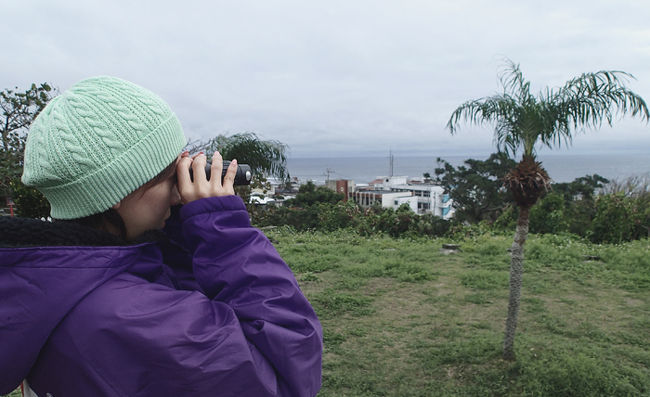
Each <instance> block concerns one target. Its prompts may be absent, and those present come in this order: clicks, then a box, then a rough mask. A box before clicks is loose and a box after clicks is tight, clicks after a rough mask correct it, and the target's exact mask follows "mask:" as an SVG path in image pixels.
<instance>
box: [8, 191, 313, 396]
mask: <svg viewBox="0 0 650 397" xmlns="http://www.w3.org/2000/svg"><path fill="white" fill-rule="evenodd" d="M8 219H9V218H6V220H5V223H6V222H8ZM23 221H24V220H23ZM13 222H14V223H13V224H12V225H13V226H11V227H13V228H14V229H16V228H19V229H20V227H21V226H20V225H18V226H16V222H18V220H15V219H14V220H13ZM32 222H37V221H32ZM38 222H40V221H38ZM60 223H61V222H57V223H54V224H52V223H47V222H40V226H39V227H45V226H46V225H47V226H46V227H49V228H52V233H56V232H57V231H56V230H57V228H56V227H55V226H56V225H57V224H60ZM10 229H11V228H9V229H7V226H6V225H5V226H3V227H0V233H3V234H5V236H2V235H1V234H0V244H2V245H3V246H5V247H6V246H7V245H11V244H12V243H11V242H9V243H7V241H9V240H11V239H15V236H14V235H15V234H17V233H14V232H11V231H8V230H10ZM165 232H166V233H167V235H168V236H169V237H170V239H171V241H167V242H165V243H161V242H149V243H143V244H137V245H124V246H116V245H104V246H80V245H76V246H71V245H69V244H68V245H67V246H52V245H48V246H40V247H34V246H31V247H30V246H24V247H20V248H16V247H14V248H0V394H6V393H9V392H10V391H12V390H13V389H14V388H15V387H17V386H18V384H19V383H20V382H21V381H22V380H23V379H27V380H28V381H29V383H30V386H31V387H32V389H34V391H35V392H36V393H38V394H39V395H43V396H44V395H46V393H51V395H53V396H55V397H60V396H66V397H67V396H185V395H188V396H254V397H257V396H314V395H316V393H317V392H318V390H319V388H320V384H321V356H322V329H321V326H320V323H319V321H318V319H317V317H316V315H315V313H314V311H313V309H312V307H311V306H310V304H309V302H307V300H306V299H305V297H304V296H303V294H302V293H301V291H300V289H299V288H298V284H297V283H296V280H295V278H294V276H293V274H292V273H291V271H290V270H289V268H288V267H287V265H286V264H285V263H284V262H283V260H282V259H281V258H280V256H279V255H278V253H277V251H276V250H275V249H274V248H273V246H272V245H271V243H270V242H269V240H268V239H267V238H266V237H265V236H264V235H263V234H262V233H261V232H260V231H259V230H257V229H255V228H253V227H251V225H250V221H249V217H248V213H247V212H246V208H245V207H244V205H243V202H242V200H241V199H240V198H239V197H236V196H227V197H218V198H209V199H201V200H198V201H194V202H192V203H190V204H187V205H185V206H183V207H181V208H180V211H179V213H177V214H176V215H175V216H173V217H172V218H170V220H169V221H168V222H167V227H166V229H165ZM48 233H50V232H49V231H48ZM9 236H11V238H9ZM62 238H65V236H64V237H62ZM11 241H13V240H11ZM14 244H15V242H14Z"/></svg>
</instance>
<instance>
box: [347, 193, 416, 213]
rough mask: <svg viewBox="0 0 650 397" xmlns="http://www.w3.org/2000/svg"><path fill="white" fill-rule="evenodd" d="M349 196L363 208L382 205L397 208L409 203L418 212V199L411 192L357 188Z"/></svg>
mask: <svg viewBox="0 0 650 397" xmlns="http://www.w3.org/2000/svg"><path fill="white" fill-rule="evenodd" d="M348 198H349V199H350V200H352V201H354V202H355V203H357V204H358V205H359V206H361V207H363V208H367V207H372V206H373V205H377V204H379V205H381V206H382V208H392V209H397V208H399V206H401V205H402V204H408V206H409V207H411V210H413V212H416V213H417V209H418V199H417V197H415V196H414V195H413V194H412V193H410V192H394V191H391V190H356V191H354V192H351V193H349V194H348Z"/></svg>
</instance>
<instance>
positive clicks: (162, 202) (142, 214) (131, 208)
mask: <svg viewBox="0 0 650 397" xmlns="http://www.w3.org/2000/svg"><path fill="white" fill-rule="evenodd" d="M180 202H181V198H180V195H179V193H178V189H177V187H176V172H172V173H171V175H170V176H167V177H165V178H164V179H162V180H161V181H158V182H157V183H155V184H147V185H144V186H142V187H140V188H139V189H138V190H136V191H134V192H133V193H131V194H129V195H128V196H127V197H125V198H124V199H122V201H121V202H120V203H119V204H116V205H115V206H113V208H115V209H116V210H117V212H118V213H119V214H120V216H121V217H122V220H123V221H124V226H126V238H127V240H132V239H133V238H135V237H137V236H139V235H140V234H142V233H143V232H146V231H147V230H152V229H162V228H163V227H164V226H165V220H167V218H169V215H170V214H171V212H170V207H171V206H173V205H176V204H180Z"/></svg>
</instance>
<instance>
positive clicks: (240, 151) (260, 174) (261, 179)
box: [186, 132, 289, 209]
mask: <svg viewBox="0 0 650 397" xmlns="http://www.w3.org/2000/svg"><path fill="white" fill-rule="evenodd" d="M186 150H189V151H190V152H198V151H204V152H205V153H206V154H208V156H210V154H211V153H214V151H216V150H219V152H220V153H221V155H222V156H223V158H224V159H237V161H238V162H239V163H240V164H248V165H249V166H250V167H251V171H252V172H253V180H252V181H251V185H250V186H235V193H236V194H237V195H239V196H241V198H242V199H243V200H244V202H246V203H247V202H249V200H250V195H251V188H257V189H262V190H263V191H267V190H269V189H271V185H270V183H269V182H268V180H267V178H268V177H270V176H274V177H277V178H279V179H281V180H284V181H288V180H289V172H288V170H287V155H286V151H287V145H285V144H284V143H282V142H280V141H276V140H262V139H260V138H259V137H258V136H257V135H256V134H255V133H253V132H244V133H239V134H234V135H217V136H215V137H213V138H210V139H208V140H203V141H195V142H190V143H189V144H188V145H187V147H186ZM252 208H254V207H252ZM252 208H251V209H252Z"/></svg>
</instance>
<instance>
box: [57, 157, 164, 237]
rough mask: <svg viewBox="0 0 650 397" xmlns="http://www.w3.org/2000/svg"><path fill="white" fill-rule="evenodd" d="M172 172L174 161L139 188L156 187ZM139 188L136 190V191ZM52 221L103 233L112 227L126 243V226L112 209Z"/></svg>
mask: <svg viewBox="0 0 650 397" xmlns="http://www.w3.org/2000/svg"><path fill="white" fill-rule="evenodd" d="M174 172H176V160H174V161H172V162H171V164H169V165H168V166H167V167H165V169H164V170H162V171H161V172H160V173H158V175H156V176H154V177H153V178H152V179H151V180H150V181H148V182H147V183H145V184H144V185H142V186H140V188H143V187H150V186H153V185H156V184H158V183H159V182H161V181H164V180H165V179H167V178H170V177H171V176H172V175H173V174H174ZM140 188H138V190H139V189H140ZM138 190H135V191H133V192H131V193H130V194H129V195H131V194H133V193H135V192H136V191H138ZM143 190H144V189H143ZM127 197H128V196H127ZM53 221H55V222H70V223H76V224H78V225H82V226H86V227H90V228H93V229H99V230H103V231H105V232H109V231H110V230H109V226H112V227H113V228H114V229H116V230H117V231H118V232H119V235H118V236H119V237H120V238H121V239H122V240H124V241H126V225H125V224H124V220H123V219H122V217H121V216H120V214H119V213H118V212H117V211H116V210H115V209H113V208H109V209H107V210H106V211H104V212H100V213H98V214H93V215H89V216H86V217H83V218H75V219H53Z"/></svg>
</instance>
